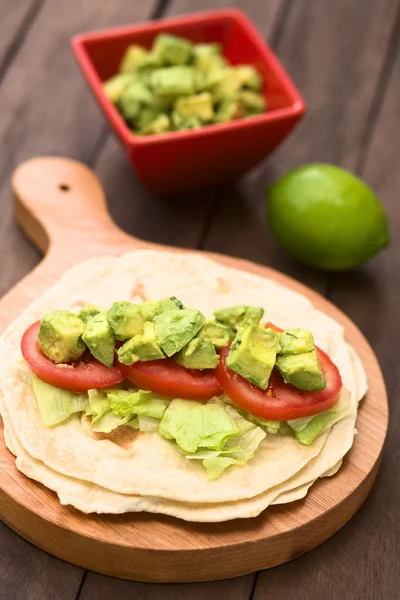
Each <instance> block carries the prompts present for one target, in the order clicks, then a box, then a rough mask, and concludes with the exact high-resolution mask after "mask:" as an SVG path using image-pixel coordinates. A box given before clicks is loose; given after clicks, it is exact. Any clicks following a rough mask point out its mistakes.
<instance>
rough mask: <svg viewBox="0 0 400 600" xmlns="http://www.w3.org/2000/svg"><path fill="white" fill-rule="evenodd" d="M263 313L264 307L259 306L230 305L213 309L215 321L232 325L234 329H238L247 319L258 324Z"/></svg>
mask: <svg viewBox="0 0 400 600" xmlns="http://www.w3.org/2000/svg"><path fill="white" fill-rule="evenodd" d="M263 314H264V309H263V308H261V307H260V306H231V307H229V308H220V309H218V310H215V311H214V317H215V318H216V320H217V321H220V322H221V323H224V324H225V325H228V326H229V327H232V329H234V330H235V331H238V330H239V329H240V328H241V327H243V326H244V325H245V324H246V323H247V322H248V321H249V320H250V321H251V322H252V323H255V324H258V323H259V322H260V319H261V318H262V316H263Z"/></svg>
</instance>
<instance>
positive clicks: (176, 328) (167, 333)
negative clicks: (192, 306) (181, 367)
mask: <svg viewBox="0 0 400 600" xmlns="http://www.w3.org/2000/svg"><path fill="white" fill-rule="evenodd" d="M204 321H205V317H204V315H203V314H202V313H201V312H200V311H199V310H189V309H182V310H171V311H167V312H164V313H161V314H160V315H158V316H157V317H155V319H154V325H155V328H156V337H157V341H158V343H159V344H160V346H161V348H162V349H163V350H164V352H165V354H166V355H167V356H172V355H173V354H176V352H179V350H182V348H183V347H184V346H186V344H187V343H188V342H190V340H191V339H192V338H194V336H195V335H196V334H197V333H198V332H199V331H200V329H201V328H202V326H203V324H204Z"/></svg>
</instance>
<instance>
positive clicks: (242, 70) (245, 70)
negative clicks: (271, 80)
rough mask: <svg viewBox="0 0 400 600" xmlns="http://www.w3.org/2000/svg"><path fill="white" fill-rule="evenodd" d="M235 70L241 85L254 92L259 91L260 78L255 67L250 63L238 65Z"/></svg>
mask: <svg viewBox="0 0 400 600" xmlns="http://www.w3.org/2000/svg"><path fill="white" fill-rule="evenodd" d="M235 70H236V73H237V74H238V77H239V80H240V83H241V85H242V86H243V87H245V88H250V89H251V90H255V91H256V92H259V91H260V89H261V85H262V79H261V76H260V74H259V72H258V71H257V69H256V68H255V67H253V66H252V65H238V66H237V67H236V69H235Z"/></svg>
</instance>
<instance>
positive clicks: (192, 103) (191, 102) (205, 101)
mask: <svg viewBox="0 0 400 600" xmlns="http://www.w3.org/2000/svg"><path fill="white" fill-rule="evenodd" d="M174 108H175V110H176V111H177V112H178V113H179V114H180V115H181V116H182V117H183V118H187V117H199V118H200V119H201V120H202V121H212V119H213V116H214V110H213V103H212V97H211V94H210V93H208V92H203V93H202V94H196V95H195V96H188V97H187V98H185V97H184V98H178V100H177V101H176V102H175V106H174Z"/></svg>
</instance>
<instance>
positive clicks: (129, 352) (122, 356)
mask: <svg viewBox="0 0 400 600" xmlns="http://www.w3.org/2000/svg"><path fill="white" fill-rule="evenodd" d="M160 358H165V354H164V352H163V351H162V350H161V348H160V346H159V344H158V343H157V339H156V334H155V327H154V324H153V323H151V322H150V321H147V322H146V323H145V324H144V327H143V333H139V334H138V335H135V336H134V337H133V338H131V339H130V340H128V341H127V342H125V344H123V345H122V346H121V348H119V350H118V359H119V361H120V362H122V363H123V364H124V365H133V364H134V363H135V362H138V361H139V360H141V361H143V362H146V361H149V360H157V359H160Z"/></svg>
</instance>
